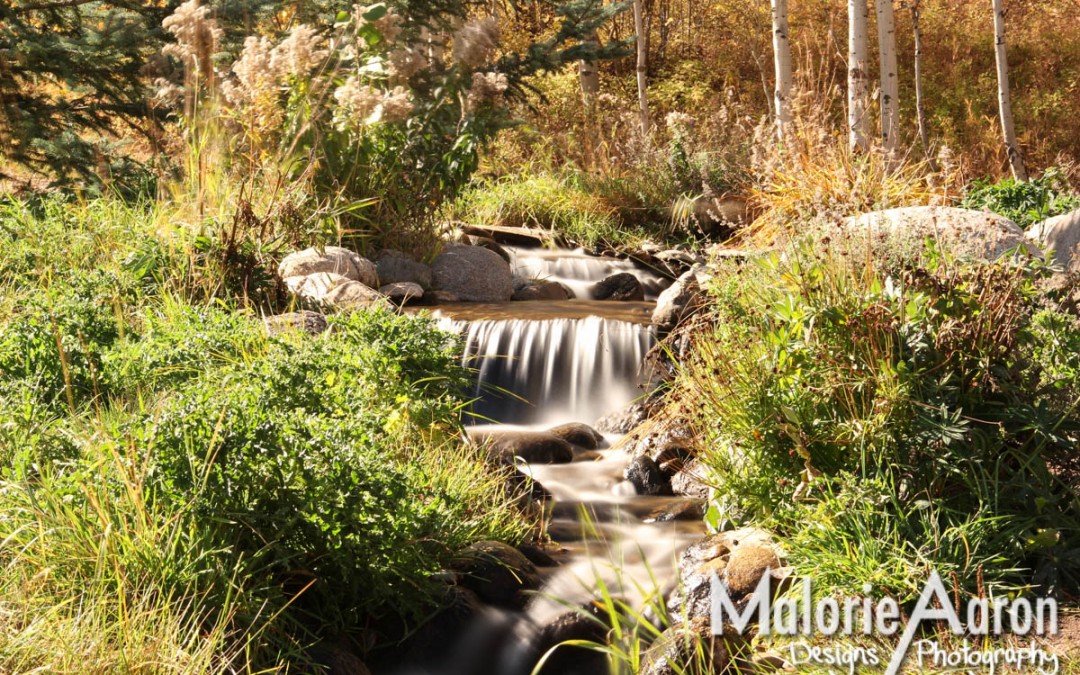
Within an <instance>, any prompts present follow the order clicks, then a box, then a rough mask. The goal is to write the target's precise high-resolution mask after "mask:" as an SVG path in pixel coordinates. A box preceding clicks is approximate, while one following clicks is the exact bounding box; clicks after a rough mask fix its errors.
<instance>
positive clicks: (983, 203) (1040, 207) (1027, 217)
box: [960, 169, 1080, 230]
mask: <svg viewBox="0 0 1080 675" xmlns="http://www.w3.org/2000/svg"><path fill="white" fill-rule="evenodd" d="M960 205H961V206H962V207H964V208H966V209H988V210H990V211H993V212H994V213H996V214H998V215H1000V216H1005V217H1006V218H1008V219H1009V220H1011V221H1013V222H1014V223H1016V224H1017V225H1019V226H1020V227H1021V228H1023V229H1025V230H1026V229H1027V228H1029V227H1031V226H1032V225H1035V224H1037V223H1039V222H1041V221H1043V220H1046V219H1047V218H1050V217H1052V216H1057V215H1061V214H1063V213H1068V212H1069V211H1072V210H1073V209H1077V208H1080V196H1077V195H1075V194H1072V193H1071V192H1070V191H1069V186H1068V184H1067V183H1066V182H1065V180H1064V176H1062V174H1061V172H1060V171H1058V170H1056V169H1048V170H1047V171H1046V172H1045V173H1043V175H1041V176H1039V177H1038V178H1033V179H1031V180H1029V181H1016V180H1014V179H1012V178H1006V179H1005V180H1002V181H1000V182H997V183H995V182H993V181H991V180H990V179H988V178H984V179H981V180H977V181H975V182H974V183H972V185H971V186H970V187H969V188H968V191H967V194H965V195H964V198H963V199H962V200H961V201H960Z"/></svg>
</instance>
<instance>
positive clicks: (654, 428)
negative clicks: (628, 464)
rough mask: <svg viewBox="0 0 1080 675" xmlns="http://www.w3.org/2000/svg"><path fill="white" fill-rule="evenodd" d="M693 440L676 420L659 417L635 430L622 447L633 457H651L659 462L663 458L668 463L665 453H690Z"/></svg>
mask: <svg viewBox="0 0 1080 675" xmlns="http://www.w3.org/2000/svg"><path fill="white" fill-rule="evenodd" d="M692 438H693V434H692V432H691V431H690V430H689V429H688V428H686V427H685V426H683V425H682V424H680V423H678V422H677V421H676V420H672V419H669V418H666V417H658V418H653V419H652V420H649V422H648V423H646V424H642V425H640V426H638V427H636V428H634V429H633V430H632V432H631V433H630V434H629V435H628V436H627V437H626V438H624V439H623V440H622V442H621V447H622V448H623V450H625V451H626V453H627V454H629V455H630V456H631V457H651V458H652V459H653V460H654V461H657V462H659V460H660V459H661V458H664V459H665V461H666V459H667V457H666V455H665V453H666V454H667V455H670V454H672V453H678V452H680V451H685V452H687V453H689V452H690V448H691V447H692V445H693V443H692Z"/></svg>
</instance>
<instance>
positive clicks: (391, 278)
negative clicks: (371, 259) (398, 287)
mask: <svg viewBox="0 0 1080 675" xmlns="http://www.w3.org/2000/svg"><path fill="white" fill-rule="evenodd" d="M375 268H376V271H377V272H378V273H379V283H381V284H382V285H384V286H386V285H389V284H398V283H410V284H417V285H418V286H420V288H422V289H424V290H425V291H426V290H429V289H430V288H431V268H430V267H428V266H427V265H425V264H424V263H421V262H416V261H415V260H413V259H412V258H410V257H409V256H408V255H406V254H404V253H402V252H401V251H395V250H393V249H386V250H383V251H380V252H379V255H378V257H377V258H376V259H375Z"/></svg>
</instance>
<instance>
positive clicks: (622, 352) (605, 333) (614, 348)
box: [441, 316, 654, 424]
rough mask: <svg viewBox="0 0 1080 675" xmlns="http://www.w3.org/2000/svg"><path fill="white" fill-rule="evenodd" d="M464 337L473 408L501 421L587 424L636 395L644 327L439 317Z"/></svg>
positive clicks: (642, 377) (641, 380)
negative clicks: (472, 382)
mask: <svg viewBox="0 0 1080 675" xmlns="http://www.w3.org/2000/svg"><path fill="white" fill-rule="evenodd" d="M441 326H442V328H443V329H444V330H447V331H449V332H454V333H458V334H461V335H464V336H465V343H466V344H465V356H464V363H465V365H466V366H468V367H470V368H472V369H474V370H475V371H476V372H477V389H476V391H475V396H476V398H477V401H476V403H474V404H473V410H472V412H473V414H474V415H476V416H478V417H479V418H480V419H484V420H491V421H496V422H501V423H504V424H541V423H551V424H554V423H557V422H565V421H577V422H585V423H587V424H593V423H594V422H595V421H596V419H597V418H599V417H601V416H603V415H605V414H607V413H609V412H612V411H614V410H618V409H620V408H622V407H623V406H625V405H626V404H627V403H629V402H630V401H632V400H633V399H634V398H636V397H638V396H640V395H641V391H642V390H641V385H643V384H645V383H646V382H647V381H648V373H647V372H645V371H644V368H643V365H642V364H643V362H644V359H645V354H646V353H647V352H648V351H649V348H650V347H652V345H653V342H654V335H653V331H652V329H651V328H650V327H648V326H644V325H641V324H637V323H632V322H629V321H620V320H616V319H607V318H603V317H599V316H589V317H586V318H576V319H575V318H556V319H547V320H541V321H536V320H530V319H497V320H481V321H472V322H466V321H460V320H454V319H442V320H441Z"/></svg>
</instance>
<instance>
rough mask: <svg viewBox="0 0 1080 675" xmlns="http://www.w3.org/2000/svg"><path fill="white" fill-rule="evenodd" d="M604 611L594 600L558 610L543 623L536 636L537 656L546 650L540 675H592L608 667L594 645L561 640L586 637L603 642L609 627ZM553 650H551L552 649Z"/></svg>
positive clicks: (604, 642)
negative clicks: (587, 645)
mask: <svg viewBox="0 0 1080 675" xmlns="http://www.w3.org/2000/svg"><path fill="white" fill-rule="evenodd" d="M608 624H609V619H608V615H607V611H606V610H604V608H603V607H601V606H600V605H598V604H597V603H589V604H588V605H585V606H584V607H581V608H580V609H578V610H577V611H570V612H565V613H563V614H560V615H559V616H557V617H555V619H553V620H552V621H551V623H549V624H547V625H546V626H544V628H543V630H541V631H540V635H539V637H538V638H537V639H536V645H535V651H536V657H537V658H538V659H539V658H543V656H544V655H545V654H547V653H548V652H549V651H550V652H551V655H550V656H548V658H547V660H546V661H545V662H544V667H543V668H541V669H540V670H539V671H537V672H538V674H539V675H578V674H580V675H592V674H593V673H603V672H606V671H607V657H606V656H605V655H604V654H603V653H602V652H598V651H596V650H595V649H588V648H586V647H578V646H576V645H567V644H564V643H566V642H569V641H571V640H587V641H589V642H594V643H598V644H606V642H607V633H608V630H609V626H608ZM552 650H554V651H552Z"/></svg>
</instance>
